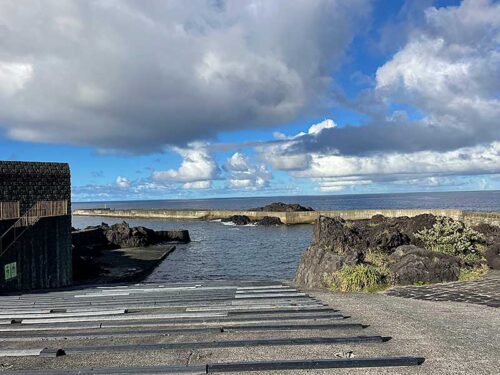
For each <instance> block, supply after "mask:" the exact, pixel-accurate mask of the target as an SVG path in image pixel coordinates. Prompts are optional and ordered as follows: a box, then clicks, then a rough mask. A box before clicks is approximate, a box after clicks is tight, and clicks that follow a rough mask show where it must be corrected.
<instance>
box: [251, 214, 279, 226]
mask: <svg viewBox="0 0 500 375" xmlns="http://www.w3.org/2000/svg"><path fill="white" fill-rule="evenodd" d="M256 224H257V225H267V226H272V225H282V224H283V223H282V222H281V220H280V218H279V217H274V216H264V217H263V218H262V219H261V220H259V221H257V222H256Z"/></svg>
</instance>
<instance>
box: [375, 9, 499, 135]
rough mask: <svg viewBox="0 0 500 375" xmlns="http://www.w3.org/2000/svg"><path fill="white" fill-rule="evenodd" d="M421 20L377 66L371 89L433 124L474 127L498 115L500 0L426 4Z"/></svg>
mask: <svg viewBox="0 0 500 375" xmlns="http://www.w3.org/2000/svg"><path fill="white" fill-rule="evenodd" d="M425 16H426V17H425V23H424V24H423V25H422V26H421V27H420V28H417V29H416V30H415V31H414V33H413V34H412V35H411V36H410V40H409V41H408V43H407V44H406V45H405V46H404V47H403V48H402V49H401V50H400V51H399V52H398V53H396V54H395V55H394V56H393V58H392V59H391V60H390V61H388V62H387V63H385V64H384V65H383V66H382V67H380V68H379V69H378V70H377V74H376V90H377V92H378V94H379V95H381V96H383V97H385V98H386V100H390V101H395V102H400V103H401V102H404V103H406V104H409V105H412V106H415V107H416V108H418V109H420V110H421V111H423V113H424V117H425V119H424V121H426V122H428V123H432V125H433V126H453V127H456V128H461V129H462V130H463V131H470V129H471V128H475V130H474V131H475V132H481V131H484V130H485V129H488V128H491V127H497V126H498V118H499V117H500V100H499V99H498V85H499V84H500V52H499V43H500V3H498V2H496V3H491V2H489V1H485V0H465V1H463V2H462V4H461V5H460V6H458V7H447V8H439V9H437V8H433V7H431V8H428V9H427V10H426V12H425Z"/></svg>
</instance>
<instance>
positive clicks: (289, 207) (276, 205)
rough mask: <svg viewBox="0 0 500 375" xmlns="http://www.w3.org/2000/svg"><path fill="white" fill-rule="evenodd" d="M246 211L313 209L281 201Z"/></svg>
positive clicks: (297, 210)
mask: <svg viewBox="0 0 500 375" xmlns="http://www.w3.org/2000/svg"><path fill="white" fill-rule="evenodd" d="M248 211H267V212H299V211H314V209H312V208H311V207H304V206H301V205H300V204H287V203H283V202H275V203H271V204H268V205H267V206H264V207H257V208H251V209H249V210H248Z"/></svg>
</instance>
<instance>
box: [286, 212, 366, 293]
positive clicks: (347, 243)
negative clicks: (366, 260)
mask: <svg viewBox="0 0 500 375" xmlns="http://www.w3.org/2000/svg"><path fill="white" fill-rule="evenodd" d="M360 247H364V244H363V239H362V238H361V236H360V235H359V233H358V231H357V230H356V229H355V228H354V227H352V226H349V225H346V221H345V220H343V219H341V218H339V217H335V218H329V217H324V216H321V217H320V218H319V219H318V220H316V222H315V223H314V229H313V242H312V244H311V246H309V248H308V249H307V250H306V252H305V253H304V255H303V256H302V258H301V261H300V264H299V268H298V270H297V274H296V275H295V282H296V283H297V284H298V285H300V286H305V287H310V288H318V287H325V286H326V285H325V276H327V275H328V274H329V273H332V272H335V271H337V270H338V269H340V268H342V266H343V265H344V264H349V265H353V264H356V263H359V262H360V261H361V260H362V258H363V252H362V251H360Z"/></svg>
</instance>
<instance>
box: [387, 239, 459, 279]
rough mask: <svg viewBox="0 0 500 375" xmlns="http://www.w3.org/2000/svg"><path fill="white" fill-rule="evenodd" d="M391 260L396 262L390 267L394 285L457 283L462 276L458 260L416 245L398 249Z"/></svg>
mask: <svg viewBox="0 0 500 375" xmlns="http://www.w3.org/2000/svg"><path fill="white" fill-rule="evenodd" d="M391 260H392V261H393V262H394V263H393V264H391V265H390V271H391V273H392V277H393V283H394V284H398V285H413V284H415V283H418V282H422V283H442V282H447V281H456V280H458V276H459V274H460V260H459V259H458V258H456V257H454V256H451V255H448V254H444V253H438V252H434V251H429V250H425V249H422V248H420V247H417V246H414V245H405V246H400V247H398V248H397V249H396V251H394V253H392V255H391Z"/></svg>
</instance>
